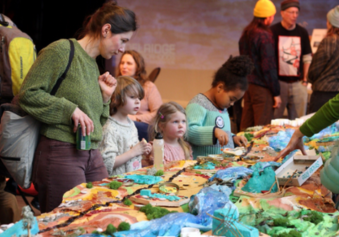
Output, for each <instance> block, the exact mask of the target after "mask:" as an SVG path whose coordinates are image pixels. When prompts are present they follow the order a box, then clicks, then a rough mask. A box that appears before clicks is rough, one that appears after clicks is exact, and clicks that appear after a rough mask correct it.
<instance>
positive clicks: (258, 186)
mask: <svg viewBox="0 0 339 237" xmlns="http://www.w3.org/2000/svg"><path fill="white" fill-rule="evenodd" d="M274 182H275V172H274V170H273V169H272V167H267V168H265V169H264V172H262V174H259V172H258V171H254V172H253V175H252V178H250V180H248V182H247V183H246V184H245V186H244V187H243V188H242V189H241V190H243V191H245V192H250V193H261V191H269V190H270V188H271V186H272V185H273V183H274ZM277 191H278V187H277V184H275V185H274V186H273V188H272V190H271V193H276V192H277Z"/></svg>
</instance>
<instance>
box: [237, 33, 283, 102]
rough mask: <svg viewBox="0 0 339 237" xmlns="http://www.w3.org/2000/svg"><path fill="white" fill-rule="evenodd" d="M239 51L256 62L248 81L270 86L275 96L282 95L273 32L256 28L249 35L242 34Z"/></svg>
mask: <svg viewBox="0 0 339 237" xmlns="http://www.w3.org/2000/svg"><path fill="white" fill-rule="evenodd" d="M239 51H240V55H248V56H249V57H250V58H251V59H252V60H253V63H254V67H255V68H254V70H253V72H252V73H251V74H250V75H248V76H247V79H248V82H249V83H252V84H255V85H259V86H263V87H266V88H268V89H269V90H270V91H271V92H272V95H273V96H278V95H280V86H279V82H278V74H277V65H276V59H275V49H274V41H273V36H272V33H270V32H268V31H266V30H263V29H256V30H255V31H254V32H251V34H250V35H249V37H246V36H242V37H241V38H240V40H239Z"/></svg>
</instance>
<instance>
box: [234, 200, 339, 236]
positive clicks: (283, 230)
mask: <svg viewBox="0 0 339 237" xmlns="http://www.w3.org/2000/svg"><path fill="white" fill-rule="evenodd" d="M245 199H248V197H245V196H242V197H240V198H239V201H238V202H237V203H235V205H236V206H237V207H238V210H239V213H240V215H239V222H242V223H244V224H247V225H250V226H254V227H256V228H257V229H259V231H260V232H263V233H265V234H268V235H270V236H274V235H279V234H285V235H281V236H291V235H286V234H287V233H288V232H289V231H288V230H291V229H292V228H291V227H293V229H294V230H295V231H297V232H299V233H300V234H301V235H302V236H319V237H320V236H336V233H337V231H338V229H339V225H338V221H337V220H338V216H339V212H335V213H332V214H330V215H329V214H327V213H321V212H316V213H317V214H319V215H321V216H322V217H323V221H322V222H320V223H318V224H315V223H312V221H315V222H317V218H316V217H315V216H314V214H312V212H314V211H310V210H306V209H302V210H292V211H286V210H284V209H281V208H278V207H275V206H272V205H271V204H269V202H270V200H269V199H261V200H260V201H259V203H260V205H259V206H261V208H260V209H257V208H253V207H252V206H250V205H244V204H243V203H244V202H246V201H245ZM312 216H313V220H311V219H312V218H311V219H310V220H311V222H310V221H307V220H305V219H306V218H307V217H312ZM278 218H286V219H288V226H289V227H286V224H284V226H274V225H273V223H274V220H275V219H278ZM278 223H279V222H278ZM292 234H293V232H292Z"/></svg>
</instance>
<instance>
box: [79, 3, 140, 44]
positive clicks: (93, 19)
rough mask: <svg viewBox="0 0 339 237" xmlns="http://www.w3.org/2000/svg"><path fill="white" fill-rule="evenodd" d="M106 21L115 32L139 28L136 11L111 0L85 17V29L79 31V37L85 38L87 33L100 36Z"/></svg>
mask: <svg viewBox="0 0 339 237" xmlns="http://www.w3.org/2000/svg"><path fill="white" fill-rule="evenodd" d="M106 23H108V24H110V25H111V32H112V33H113V34H120V33H125V32H129V31H136V29H137V22H136V17H135V14H134V12H133V11H131V10H129V9H126V8H123V7H119V6H118V5H117V4H116V3H115V2H114V1H109V2H106V3H104V4H103V5H102V7H101V8H99V9H98V10H96V12H95V13H94V14H92V15H91V16H88V17H87V18H86V19H85V21H84V24H83V29H82V31H81V33H79V37H78V39H81V38H83V37H84V36H85V35H87V34H89V35H90V36H94V37H97V36H99V35H100V33H101V28H102V26H103V25H104V24H106Z"/></svg>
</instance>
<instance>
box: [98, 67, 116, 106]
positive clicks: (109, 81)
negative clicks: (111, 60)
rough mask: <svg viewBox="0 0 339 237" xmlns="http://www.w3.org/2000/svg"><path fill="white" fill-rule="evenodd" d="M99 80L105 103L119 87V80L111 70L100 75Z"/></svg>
mask: <svg viewBox="0 0 339 237" xmlns="http://www.w3.org/2000/svg"><path fill="white" fill-rule="evenodd" d="M98 80H99V85H100V90H101V93H102V99H103V101H104V103H107V102H108V101H109V100H110V99H111V97H112V94H113V92H114V90H115V88H116V87H117V80H116V79H115V78H114V77H113V76H112V75H111V74H110V73H109V72H105V73H104V74H102V75H100V76H99V78H98Z"/></svg>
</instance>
